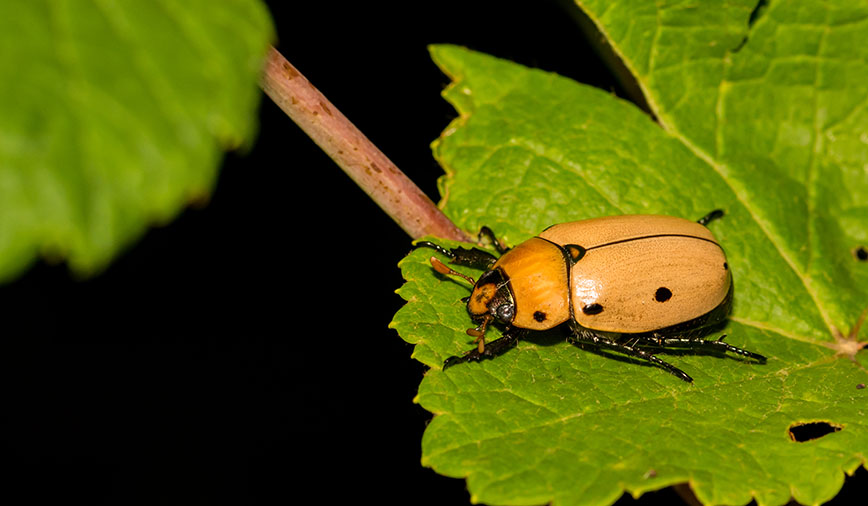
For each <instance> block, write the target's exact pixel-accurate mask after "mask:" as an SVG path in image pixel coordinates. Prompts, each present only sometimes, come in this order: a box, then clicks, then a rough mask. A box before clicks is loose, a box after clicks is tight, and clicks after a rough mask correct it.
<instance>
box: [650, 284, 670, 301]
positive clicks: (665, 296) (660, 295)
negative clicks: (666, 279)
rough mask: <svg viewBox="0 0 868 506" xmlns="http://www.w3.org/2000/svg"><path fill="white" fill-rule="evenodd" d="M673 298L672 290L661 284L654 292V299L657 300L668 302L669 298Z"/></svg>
mask: <svg viewBox="0 0 868 506" xmlns="http://www.w3.org/2000/svg"><path fill="white" fill-rule="evenodd" d="M671 298H672V290H670V289H668V288H666V287H665V286H661V287H660V288H658V289H657V291H656V292H654V300H656V301H657V302H666V301H667V300H669V299H671Z"/></svg>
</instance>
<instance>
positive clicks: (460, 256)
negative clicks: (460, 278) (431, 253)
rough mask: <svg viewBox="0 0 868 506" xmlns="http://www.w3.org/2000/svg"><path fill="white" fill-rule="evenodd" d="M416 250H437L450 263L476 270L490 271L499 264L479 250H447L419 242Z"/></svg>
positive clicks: (485, 252)
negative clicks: (495, 263)
mask: <svg viewBox="0 0 868 506" xmlns="http://www.w3.org/2000/svg"><path fill="white" fill-rule="evenodd" d="M416 248H431V249H434V250H437V252H438V253H440V254H442V255H444V256H447V257H449V263H452V264H456V265H464V266H467V267H471V268H474V269H480V270H488V269H489V268H490V267H491V266H492V265H494V262H497V257H496V256H494V255H492V254H491V253H489V252H487V251H483V250H481V249H479V248H450V249H446V248H444V247H443V246H440V245H439V244H436V243H433V242H431V241H419V242H417V243H416V244H414V245H413V249H416Z"/></svg>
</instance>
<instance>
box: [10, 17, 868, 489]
mask: <svg viewBox="0 0 868 506" xmlns="http://www.w3.org/2000/svg"><path fill="white" fill-rule="evenodd" d="M271 8H272V13H273V15H274V17H275V22H276V25H277V30H278V36H279V42H278V44H277V45H278V47H279V49H280V51H281V52H282V53H283V54H284V56H285V57H286V58H287V59H288V60H289V61H290V62H292V63H293V64H294V65H295V66H296V67H297V68H298V69H299V70H300V71H301V72H302V73H304V74H305V75H306V76H307V77H308V79H310V80H311V81H312V82H313V83H314V84H315V85H316V86H317V87H318V88H319V89H320V90H321V91H322V92H323V93H324V94H325V95H326V96H327V97H328V98H329V99H330V100H331V101H332V103H333V104H334V105H335V106H337V107H338V108H339V109H341V110H342V112H344V114H346V115H347V116H348V117H349V118H350V119H351V120H352V121H354V122H355V124H356V125H357V126H358V127H359V128H360V129H361V130H362V131H363V132H365V133H366V135H367V136H368V137H369V138H370V139H371V140H372V141H373V142H374V143H375V144H376V145H378V146H379V147H380V148H381V149H382V150H383V151H384V152H385V153H386V154H387V155H388V156H389V157H390V158H391V159H392V160H393V161H394V162H395V163H396V164H397V165H398V166H399V167H400V168H401V169H402V170H404V171H405V172H406V173H407V174H408V175H409V176H410V177H411V178H412V179H413V180H414V181H416V182H417V184H418V185H419V186H420V187H421V188H422V189H423V191H425V192H426V193H427V194H428V195H429V196H430V197H431V198H432V199H434V200H435V201H436V200H438V195H437V191H436V186H435V185H436V178H437V177H438V176H440V175H441V174H442V171H441V169H440V168H439V167H438V166H437V164H436V162H435V161H434V159H433V158H432V156H431V152H430V148H429V143H430V142H431V141H432V140H433V139H435V138H436V137H437V136H438V135H439V133H440V132H441V131H442V129H443V128H444V127H445V126H446V125H447V124H448V122H449V121H450V120H451V119H452V118H453V117H454V115H455V114H454V111H453V110H452V108H451V107H450V106H449V105H448V104H447V103H446V102H445V101H444V100H443V99H442V98H441V97H440V91H441V90H442V89H443V87H444V86H445V85H446V84H447V82H448V81H447V79H446V78H445V76H443V75H442V74H441V73H440V72H439V71H438V70H437V69H436V67H435V66H434V64H433V63H432V62H431V61H430V58H429V57H428V53H427V49H426V46H427V45H428V44H431V43H453V44H459V45H464V46H468V47H470V48H472V49H476V50H480V51H484V52H487V53H490V54H494V55H496V56H500V57H503V58H507V59H510V60H513V61H517V62H520V63H523V64H525V65H529V66H533V67H539V68H543V69H546V70H551V71H556V72H558V73H560V74H562V75H566V76H569V77H572V78H574V79H576V80H578V81H581V82H584V83H589V84H592V85H595V86H599V87H601V88H603V89H607V90H610V91H613V92H615V93H619V94H622V95H623V93H621V92H620V88H619V87H618V84H617V83H616V82H615V80H614V78H612V77H611V75H610V73H609V72H608V71H607V69H606V68H605V66H604V65H603V64H602V63H601V62H600V61H599V60H598V58H597V57H596V55H595V54H594V52H593V50H592V49H591V48H590V47H589V46H588V45H587V43H586V41H585V38H584V36H583V35H582V33H581V32H580V31H579V30H578V29H577V25H576V23H575V21H574V20H573V19H572V18H571V16H570V15H569V14H568V13H567V12H566V11H565V10H564V9H563V8H562V7H561V6H560V5H559V4H558V3H557V2H554V1H551V2H537V3H533V6H532V7H531V3H530V2H518V1H498V2H494V1H476V2H466V1H441V2H437V3H436V4H431V3H428V4H420V3H418V2H372V3H367V2H331V3H329V2H286V3H281V2H272V4H271ZM260 117H261V131H260V134H259V137H258V139H257V141H256V143H255V145H254V147H253V148H252V150H251V151H250V152H249V153H234V154H230V155H229V156H227V158H226V160H225V163H224V164H223V168H222V172H221V175H220V179H219V182H218V186H217V188H216V191H215V193H214V195H213V197H212V199H211V202H210V203H209V204H208V205H207V206H205V207H203V208H200V209H189V210H187V211H185V212H184V213H183V214H182V215H181V216H180V218H179V219H177V220H176V221H174V222H173V223H171V224H169V225H168V226H165V227H161V228H155V229H152V230H151V231H149V232H148V233H147V234H146V236H145V237H144V238H143V239H142V240H141V241H140V242H138V243H137V244H135V245H134V246H133V247H131V248H130V249H129V250H128V251H127V252H126V253H124V254H123V255H122V256H121V257H120V258H119V259H118V260H117V261H116V262H115V263H113V264H112V265H111V267H109V268H108V269H107V271H106V272H104V273H103V274H101V275H99V276H97V277H95V278H93V279H90V280H86V281H83V282H82V281H75V280H73V279H71V278H70V276H69V274H68V273H67V270H66V267H65V266H63V265H59V266H58V265H55V266H49V265H46V264H42V263H40V264H37V265H35V266H34V267H33V268H32V269H31V270H30V271H29V272H28V273H27V274H26V275H25V276H24V277H22V278H21V279H20V280H18V281H16V282H14V283H12V284H10V285H8V286H5V287H2V288H0V308H2V313H0V314H2V315H3V320H4V325H3V328H4V329H5V335H4V336H3V338H2V343H3V344H2V346H3V349H2V351H0V375H2V376H0V392H2V424H0V430H2V448H0V451H2V457H3V462H4V465H5V466H6V469H7V471H6V472H5V473H4V474H2V475H0V476H2V481H3V483H2V486H0V499H7V500H6V501H4V502H5V503H7V504H39V503H43V502H45V501H46V500H49V499H57V498H63V499H64V500H66V501H74V500H82V501H87V502H88V503H90V504H153V503H155V502H158V503H160V504H273V503H285V502H297V501H300V500H322V501H325V502H329V503H331V502H336V501H338V500H342V501H357V500H360V499H362V500H364V499H371V500H374V501H378V502H384V503H392V502H409V503H415V504H419V503H440V504H443V503H447V504H463V503H467V501H468V495H467V492H466V489H465V484H464V481H463V480H456V479H449V478H445V477H442V476H438V475H436V474H435V473H434V472H433V471H431V470H429V469H425V468H422V467H421V465H420V456H421V450H420V439H421V436H422V432H423V430H424V428H425V425H426V423H427V422H428V420H430V414H428V413H427V412H425V411H424V410H423V409H421V408H420V407H418V406H416V405H415V404H413V403H412V399H413V396H414V395H415V392H416V388H417V386H418V384H419V381H420V379H421V377H422V375H423V373H424V368H423V366H421V365H420V364H418V363H417V362H415V361H413V360H411V359H410V358H409V357H410V353H411V351H412V347H411V346H410V345H409V344H406V343H404V342H403V341H402V340H401V339H400V338H399V337H398V335H397V334H396V333H395V332H394V331H392V330H389V329H388V328H387V325H388V323H389V321H390V320H391V318H392V316H393V314H394V313H395V311H397V309H398V308H399V307H400V306H401V304H402V303H401V300H400V298H399V297H398V296H397V295H395V294H394V290H395V289H396V288H398V287H399V286H400V285H401V282H402V280H401V276H400V273H399V271H398V268H397V265H396V264H397V262H398V261H399V260H400V259H401V258H402V257H403V256H404V254H405V253H406V252H407V251H408V250H409V246H410V238H409V237H407V236H406V234H405V233H404V232H403V231H402V230H401V229H400V228H399V227H398V226H397V225H395V224H394V223H393V222H392V221H391V220H390V219H389V218H388V217H387V216H386V215H385V214H384V213H383V212H382V211H380V210H379V208H378V207H377V206H376V205H375V204H374V203H372V201H370V200H369V199H368V197H367V196H366V195H365V194H364V193H363V192H362V191H361V190H360V189H358V188H357V187H356V186H355V185H354V183H352V182H351V181H350V179H349V178H348V177H346V176H345V175H344V174H343V173H342V172H341V171H340V169H339V168H338V167H337V166H335V165H334V164H333V163H332V162H331V161H330V160H329V159H328V158H327V157H326V156H325V155H324V154H322V152H321V151H320V150H319V149H318V148H317V147H316V146H315V145H314V144H313V143H312V142H311V141H310V140H309V139H307V138H306V137H305V135H304V134H303V133H302V132H301V131H300V130H299V129H298V128H297V127H296V126H295V125H294V124H293V123H292V122H291V121H290V120H289V119H288V118H287V117H286V116H285V115H284V114H283V113H282V112H281V111H280V110H278V109H277V107H276V106H274V105H273V104H272V103H271V102H270V101H269V100H268V99H267V98H264V99H263V103H262V107H261V111H260ZM864 474H865V473H864V471H860V475H864ZM860 481H861V482H863V483H864V481H865V480H864V479H861V480H860ZM861 490H862V491H864V487H862V488H861ZM850 493H853V494H855V493H856V492H855V491H850ZM673 495H674V493H673V492H672V491H671V490H666V491H662V492H659V493H655V494H648V495H646V496H644V497H643V498H642V499H641V501H642V502H645V503H651V502H655V501H661V500H670V499H672V498H673ZM13 498H14V499H15V500H14V501H11V500H10V499H13ZM840 499H842V500H843V499H845V496H844V495H842V496H841V497H840ZM622 501H623V502H625V503H629V502H632V499H630V498H629V497H625V498H623V499H622Z"/></svg>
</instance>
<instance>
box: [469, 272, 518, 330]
mask: <svg viewBox="0 0 868 506" xmlns="http://www.w3.org/2000/svg"><path fill="white" fill-rule="evenodd" d="M467 312H468V313H470V317H471V318H473V321H476V322H483V321H484V320H486V319H487V320H491V319H492V318H494V319H495V320H497V321H499V322H501V323H506V324H509V323H512V319H513V318H514V317H515V301H513V298H512V293H511V292H510V291H509V280H508V279H507V278H506V275H504V273H503V271H502V270H500V269H492V270H490V271H486V272H485V274H483V275H482V276H481V277H480V278H479V281H477V282H476V283H475V285H474V287H473V291H472V292H471V293H470V297H469V298H468V299H467Z"/></svg>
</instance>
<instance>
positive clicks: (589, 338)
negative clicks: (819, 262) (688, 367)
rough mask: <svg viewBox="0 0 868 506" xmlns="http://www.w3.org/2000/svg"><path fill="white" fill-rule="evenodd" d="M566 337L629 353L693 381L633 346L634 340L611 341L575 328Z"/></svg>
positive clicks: (571, 340)
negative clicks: (631, 341)
mask: <svg viewBox="0 0 868 506" xmlns="http://www.w3.org/2000/svg"><path fill="white" fill-rule="evenodd" d="M567 339H568V340H569V341H570V342H571V343H573V344H578V345H579V346H581V345H583V344H590V345H592V346H595V347H597V348H605V349H609V350H612V351H617V352H619V353H623V354H625V355H629V356H631V357H636V358H641V359H643V360H647V361H649V362H651V363H652V364H654V365H657V366H659V367H662V368H663V369H666V370H667V371H669V373H670V374H672V375H674V376H677V377H679V378H681V379H683V380H684V381H686V382H688V383H692V382H693V378H691V377H690V376H688V375H687V373H685V372H684V371H682V370H681V369H679V368H677V367H675V366H674V365H672V364H670V363H668V362H665V361H663V360H661V359H659V358H657V357H656V356H655V355H654V354H653V353H649V352H648V351H645V350H643V349H642V348H638V347H636V346H634V343H635V342H634V343H629V342H618V341H613V340H611V339H608V338H606V337H603V336H600V335H598V334H595V333H593V332H591V331H588V330H576V331H575V332H574V333H572V334H570V336H569V337H568V338H567Z"/></svg>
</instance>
